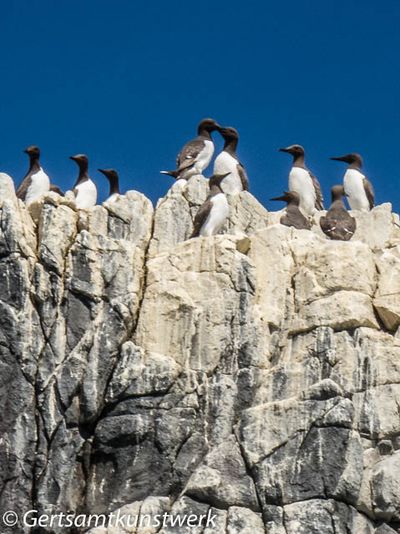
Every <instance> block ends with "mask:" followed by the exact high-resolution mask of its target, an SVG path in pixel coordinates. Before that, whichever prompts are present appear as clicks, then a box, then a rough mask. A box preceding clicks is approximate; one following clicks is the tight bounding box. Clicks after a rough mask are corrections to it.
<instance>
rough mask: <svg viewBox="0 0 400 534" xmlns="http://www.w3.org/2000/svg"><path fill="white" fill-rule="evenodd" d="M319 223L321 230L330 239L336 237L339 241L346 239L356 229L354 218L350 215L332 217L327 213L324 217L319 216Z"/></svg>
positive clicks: (349, 237)
mask: <svg viewBox="0 0 400 534" xmlns="http://www.w3.org/2000/svg"><path fill="white" fill-rule="evenodd" d="M319 224H320V226H321V229H322V231H323V232H324V234H326V235H327V236H328V237H330V238H331V239H338V240H341V241H348V240H349V239H351V238H352V237H353V235H354V232H355V231H356V226H357V224H356V220H355V219H354V217H351V216H350V215H349V216H348V217H345V218H342V217H340V218H339V217H334V216H332V215H330V214H329V212H328V214H327V215H326V217H321V219H320V221H319Z"/></svg>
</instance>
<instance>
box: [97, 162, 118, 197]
mask: <svg viewBox="0 0 400 534" xmlns="http://www.w3.org/2000/svg"><path fill="white" fill-rule="evenodd" d="M98 170H99V171H100V172H101V173H102V174H104V176H105V177H106V178H107V179H108V181H109V183H110V194H109V197H108V198H107V200H106V202H115V201H116V200H117V198H118V196H119V195H120V192H119V178H118V173H117V171H115V170H114V169H98Z"/></svg>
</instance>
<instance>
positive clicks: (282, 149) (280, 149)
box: [279, 148, 290, 154]
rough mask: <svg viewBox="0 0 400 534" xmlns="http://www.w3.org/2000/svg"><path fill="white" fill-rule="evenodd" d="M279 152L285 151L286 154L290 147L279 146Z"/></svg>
mask: <svg viewBox="0 0 400 534" xmlns="http://www.w3.org/2000/svg"><path fill="white" fill-rule="evenodd" d="M279 152H287V153H288V154H290V149H289V148H279Z"/></svg>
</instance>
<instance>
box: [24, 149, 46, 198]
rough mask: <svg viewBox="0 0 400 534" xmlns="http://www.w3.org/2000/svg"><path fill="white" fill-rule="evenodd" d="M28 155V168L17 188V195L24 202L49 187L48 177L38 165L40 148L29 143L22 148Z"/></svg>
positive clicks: (38, 195)
mask: <svg viewBox="0 0 400 534" xmlns="http://www.w3.org/2000/svg"><path fill="white" fill-rule="evenodd" d="M24 152H25V153H26V154H28V156H29V169H28V172H27V173H26V175H25V177H24V179H23V180H22V182H21V184H20V186H19V187H18V189H17V193H16V195H17V197H18V198H20V199H21V200H23V201H24V202H25V203H26V204H29V203H30V202H33V201H34V200H36V199H37V198H40V197H41V196H42V195H44V194H45V193H47V191H49V189H50V179H49V177H48V176H47V174H46V173H45V172H44V170H43V169H42V166H41V165H40V161H39V159H40V149H39V147H38V146H35V145H31V146H28V148H26V149H25V150H24Z"/></svg>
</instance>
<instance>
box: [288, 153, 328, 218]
mask: <svg viewBox="0 0 400 534" xmlns="http://www.w3.org/2000/svg"><path fill="white" fill-rule="evenodd" d="M279 150H280V152H287V153H288V154H291V155H292V156H293V164H292V168H291V170H290V173H289V191H296V193H298V194H299V196H300V209H301V211H302V212H303V213H304V215H306V216H308V215H313V214H314V213H315V210H323V209H324V206H323V198H322V192H321V186H320V185H319V182H318V180H317V178H316V177H315V176H314V175H313V174H312V172H311V171H310V170H309V169H307V167H306V166H305V163H304V148H303V147H302V146H300V145H291V146H288V147H286V148H280V149H279Z"/></svg>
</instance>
